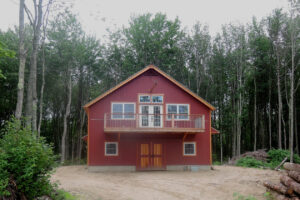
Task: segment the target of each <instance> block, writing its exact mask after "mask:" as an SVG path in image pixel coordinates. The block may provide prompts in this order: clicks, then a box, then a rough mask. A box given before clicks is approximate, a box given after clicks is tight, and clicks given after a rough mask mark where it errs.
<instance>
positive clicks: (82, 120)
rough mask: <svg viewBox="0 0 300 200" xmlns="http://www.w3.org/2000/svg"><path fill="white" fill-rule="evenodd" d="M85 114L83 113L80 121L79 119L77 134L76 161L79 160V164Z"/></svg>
mask: <svg viewBox="0 0 300 200" xmlns="http://www.w3.org/2000/svg"><path fill="white" fill-rule="evenodd" d="M85 116H86V115H85V112H84V111H83V117H82V119H80V132H79V141H78V144H79V148H78V159H79V162H80V160H81V153H82V139H81V138H82V132H83V125H84V123H85Z"/></svg>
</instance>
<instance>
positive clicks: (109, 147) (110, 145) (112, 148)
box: [105, 142, 118, 156]
mask: <svg viewBox="0 0 300 200" xmlns="http://www.w3.org/2000/svg"><path fill="white" fill-rule="evenodd" d="M105 155H106V156H117V155H118V143H117V142H105Z"/></svg>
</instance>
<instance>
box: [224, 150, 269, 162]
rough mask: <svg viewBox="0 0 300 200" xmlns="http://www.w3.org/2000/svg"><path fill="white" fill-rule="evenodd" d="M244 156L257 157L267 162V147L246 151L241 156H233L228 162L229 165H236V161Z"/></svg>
mask: <svg viewBox="0 0 300 200" xmlns="http://www.w3.org/2000/svg"><path fill="white" fill-rule="evenodd" d="M243 157H252V158H255V159H256V160H260V161H263V162H267V159H268V154H267V152H266V150H265V149H259V150H257V151H249V152H246V153H244V154H241V155H240V156H236V157H233V158H232V159H231V160H230V161H229V162H228V164H229V165H236V161H237V160H238V159H240V158H243Z"/></svg>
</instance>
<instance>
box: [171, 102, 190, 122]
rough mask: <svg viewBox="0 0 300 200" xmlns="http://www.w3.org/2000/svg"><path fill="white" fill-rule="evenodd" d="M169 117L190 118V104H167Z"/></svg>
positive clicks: (177, 118)
mask: <svg viewBox="0 0 300 200" xmlns="http://www.w3.org/2000/svg"><path fill="white" fill-rule="evenodd" d="M167 114H168V119H172V115H171V114H174V119H176V120H188V119H189V105H188V104H167Z"/></svg>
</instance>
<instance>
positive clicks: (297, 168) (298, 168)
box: [283, 162, 300, 172]
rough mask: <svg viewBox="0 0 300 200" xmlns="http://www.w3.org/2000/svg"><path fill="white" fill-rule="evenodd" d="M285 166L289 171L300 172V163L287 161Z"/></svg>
mask: <svg viewBox="0 0 300 200" xmlns="http://www.w3.org/2000/svg"><path fill="white" fill-rule="evenodd" d="M283 167H284V169H287V170H289V171H296V172H300V165H299V164H295V163H289V162H286V163H284V164H283Z"/></svg>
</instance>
